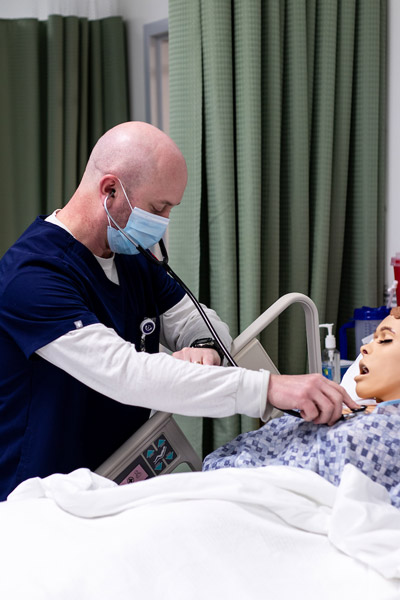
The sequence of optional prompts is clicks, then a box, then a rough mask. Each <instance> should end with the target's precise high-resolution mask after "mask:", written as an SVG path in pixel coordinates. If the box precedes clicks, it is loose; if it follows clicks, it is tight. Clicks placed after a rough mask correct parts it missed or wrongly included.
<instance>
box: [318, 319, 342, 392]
mask: <svg viewBox="0 0 400 600" xmlns="http://www.w3.org/2000/svg"><path fill="white" fill-rule="evenodd" d="M320 327H326V328H327V329H328V335H327V336H325V348H324V349H323V350H322V375H324V376H325V377H327V378H328V379H331V380H332V381H336V383H340V352H339V350H337V349H336V340H335V336H334V335H332V327H333V323H323V324H322V325H320Z"/></svg>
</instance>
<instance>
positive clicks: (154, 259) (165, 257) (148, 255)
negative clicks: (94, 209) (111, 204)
mask: <svg viewBox="0 0 400 600" xmlns="http://www.w3.org/2000/svg"><path fill="white" fill-rule="evenodd" d="M108 198H109V195H107V196H106V197H105V199H104V209H105V211H106V214H107V216H108V218H109V219H110V221H111V222H112V223H113V224H114V225H115V227H116V228H117V229H118V231H119V232H120V233H122V235H123V236H125V238H126V239H127V240H128V241H129V242H130V243H131V244H133V245H134V246H135V248H136V249H137V250H138V251H139V252H140V254H142V255H143V256H144V257H145V258H146V259H147V260H148V261H150V262H151V263H153V264H155V265H157V266H159V267H162V268H163V269H164V270H165V271H166V272H167V273H168V274H169V275H170V276H171V277H172V279H174V280H175V281H176V282H177V283H179V285H180V286H181V287H182V288H183V289H184V291H185V292H186V294H187V295H188V296H189V298H190V299H191V301H192V302H193V304H194V305H195V307H196V308H197V310H198V311H199V313H200V316H201V317H202V319H203V321H204V322H205V324H206V326H207V328H208V330H209V332H210V333H211V335H212V337H213V338H214V340H215V342H216V344H217V345H218V348H219V349H220V350H221V352H222V354H223V355H224V356H225V358H226V360H227V361H228V362H229V364H230V365H232V367H237V366H238V365H237V363H236V362H235V361H234V359H233V357H232V356H231V354H230V353H229V352H228V350H227V348H226V347H225V345H224V343H223V342H222V341H221V338H220V337H219V335H218V333H217V332H216V331H215V328H214V326H213V324H212V323H211V321H210V319H209V318H208V316H207V314H206V313H205V311H204V309H203V307H202V306H201V304H200V302H199V301H198V300H197V298H196V296H195V295H194V294H193V293H192V292H191V290H190V289H189V288H188V286H187V285H186V284H185V283H184V282H183V281H182V279H181V278H180V277H179V276H178V275H177V274H176V273H175V272H174V271H173V270H172V269H171V267H170V266H169V264H168V261H169V258H168V252H167V249H166V247H165V244H164V241H163V240H162V239H161V240H160V241H159V242H158V246H159V248H160V252H161V256H162V258H161V260H160V259H158V258H157V257H156V256H155V255H154V254H153V253H152V252H150V250H145V249H144V248H142V246H140V244H138V243H137V242H135V240H134V239H133V238H132V237H131V236H130V235H129V234H128V233H126V231H124V230H123V229H121V227H120V226H119V225H118V223H117V222H116V221H115V219H114V218H113V217H112V216H111V214H110V213H109V211H108V208H107V200H108Z"/></svg>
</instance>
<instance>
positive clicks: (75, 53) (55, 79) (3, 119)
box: [0, 15, 129, 256]
mask: <svg viewBox="0 0 400 600" xmlns="http://www.w3.org/2000/svg"><path fill="white" fill-rule="evenodd" d="M0 81H1V86H0V140H1V143H0V164H1V166H2V169H3V185H2V192H1V194H0V208H1V219H0V256H1V255H2V254H3V253H4V252H5V250H6V249H7V248H8V247H9V246H10V245H11V244H12V243H13V242H14V241H15V240H16V239H17V237H18V236H19V235H20V234H21V233H22V231H23V230H24V229H25V228H26V227H27V226H28V225H29V224H30V223H31V222H32V221H33V219H34V218H35V217H36V216H37V215H38V214H40V213H42V214H47V213H50V212H52V211H53V210H54V209H56V208H60V207H62V206H63V205H64V204H65V203H66V202H67V201H68V200H69V198H70V197H71V195H72V194H73V192H74V190H75V189H76V186H77V184H78V182H79V180H80V177H81V175H82V173H83V170H84V167H85V164H86V161H87V158H88V156H89V153H90V151H91V149H92V147H93V145H94V143H95V141H96V140H97V139H98V137H100V136H101V135H102V133H104V131H105V130H107V129H109V128H110V127H112V126H113V125H116V124H117V123H120V122H122V121H126V120H128V119H129V108H128V106H129V105H128V77H127V65H126V48H125V29H124V23H123V21H122V19H121V18H120V17H109V18H105V19H99V20H94V21H89V20H88V19H86V18H80V17H79V18H78V17H73V16H72V17H62V16H59V15H51V16H49V18H48V20H47V21H38V20H37V19H7V20H6V19H0Z"/></svg>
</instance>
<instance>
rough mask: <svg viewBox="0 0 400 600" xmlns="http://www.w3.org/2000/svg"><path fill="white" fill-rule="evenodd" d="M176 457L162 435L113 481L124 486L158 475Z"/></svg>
mask: <svg viewBox="0 0 400 600" xmlns="http://www.w3.org/2000/svg"><path fill="white" fill-rule="evenodd" d="M176 457H177V453H176V452H175V450H174V448H173V447H172V446H171V444H170V443H169V441H168V440H167V436H166V435H165V434H164V433H162V434H161V435H160V436H158V437H157V438H156V439H155V440H154V441H153V442H152V443H151V444H150V445H149V446H147V448H145V450H144V451H143V452H142V454H140V455H139V456H138V457H137V458H136V459H135V460H134V461H133V462H132V463H131V464H130V465H129V467H128V468H127V469H125V470H124V471H123V472H122V473H121V474H120V475H119V476H118V477H117V478H116V479H114V481H115V482H116V483H119V484H120V485H124V484H126V483H134V482H135V481H143V480H144V479H148V478H149V477H154V476H155V475H160V474H161V473H163V472H164V471H165V470H166V468H167V467H168V466H169V465H171V464H172V462H173V461H174V460H175V459H176Z"/></svg>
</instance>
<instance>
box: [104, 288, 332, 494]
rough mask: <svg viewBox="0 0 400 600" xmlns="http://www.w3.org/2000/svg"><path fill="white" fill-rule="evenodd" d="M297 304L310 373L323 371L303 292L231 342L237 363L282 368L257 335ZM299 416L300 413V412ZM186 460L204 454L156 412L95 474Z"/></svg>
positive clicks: (313, 311) (162, 469) (314, 320)
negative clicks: (299, 309)
mask: <svg viewBox="0 0 400 600" xmlns="http://www.w3.org/2000/svg"><path fill="white" fill-rule="evenodd" d="M294 303H299V304H300V305H301V306H302V308H303V310H304V316H305V323H306V335H307V351H308V370H309V372H310V373H321V354H320V341H319V323H318V311H317V307H316V306H315V304H314V302H313V301H312V300H311V299H310V298H308V297H307V296H305V295H304V294H299V293H290V294H286V295H285V296H282V297H281V298H279V300H277V301H276V302H275V303H274V304H273V305H272V306H270V308H268V309H267V310H266V311H265V312H263V313H262V315H260V316H259V317H258V318H257V319H256V320H255V321H254V322H253V323H252V324H251V325H249V327H247V329H245V330H244V331H243V332H242V333H241V334H240V335H239V336H238V337H237V338H236V339H235V340H234V341H233V344H232V348H231V352H232V355H233V357H234V363H235V364H237V365H238V366H241V367H245V368H247V369H252V370H255V371H258V370H259V369H266V370H268V371H270V372H272V373H279V371H278V369H277V368H276V366H275V364H274V363H273V362H272V360H271V358H270V357H269V355H268V354H267V352H266V351H265V349H264V348H263V346H262V345H261V343H260V342H259V340H258V339H257V336H258V335H259V334H260V333H261V332H262V331H263V330H264V329H265V328H266V327H267V326H268V325H269V324H270V323H272V321H274V319H275V318H277V317H278V316H279V315H280V314H281V313H282V312H283V311H285V310H286V309H287V308H288V307H289V306H291V305H292V304H294ZM276 412H277V413H279V411H276ZM291 414H292V413H291ZM296 416H299V415H298V414H297V413H296ZM182 463H183V464H186V465H187V466H188V467H189V468H190V469H191V470H192V471H200V470H201V466H202V461H201V459H200V457H199V456H198V455H197V453H196V452H195V450H194V449H193V447H192V446H191V444H190V442H189V441H188V440H187V438H186V436H185V435H184V433H183V431H182V430H181V428H180V427H179V425H178V424H177V423H176V421H175V420H174V418H173V416H172V414H170V413H164V412H157V413H155V414H154V415H153V416H152V417H151V418H150V419H149V420H148V421H147V422H146V423H145V424H144V425H143V426H142V427H141V428H140V429H139V430H138V431H137V432H135V433H134V434H133V435H132V436H131V437H130V438H129V439H128V440H127V441H126V442H125V443H124V444H123V445H122V446H121V447H120V448H119V449H118V450H116V452H114V454H112V456H110V457H109V458H108V459H107V460H106V461H105V462H104V463H103V464H102V465H100V466H99V468H98V469H97V470H96V473H98V474H99V475H102V476H104V477H107V478H109V479H112V480H113V481H115V482H116V483H118V484H125V483H133V482H136V481H141V480H144V479H148V478H150V477H154V476H156V475H159V474H163V473H171V472H173V471H175V470H176V469H177V467H179V466H180V465H181V464H182Z"/></svg>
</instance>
